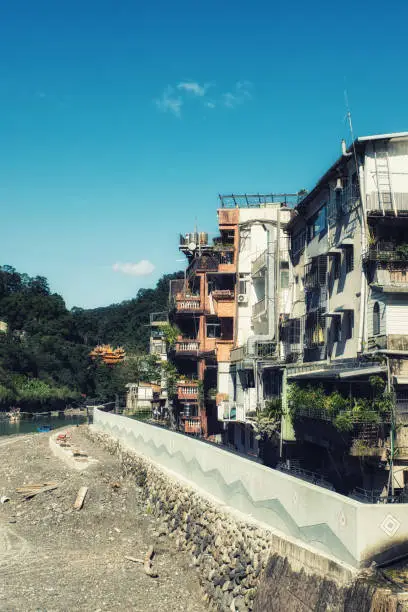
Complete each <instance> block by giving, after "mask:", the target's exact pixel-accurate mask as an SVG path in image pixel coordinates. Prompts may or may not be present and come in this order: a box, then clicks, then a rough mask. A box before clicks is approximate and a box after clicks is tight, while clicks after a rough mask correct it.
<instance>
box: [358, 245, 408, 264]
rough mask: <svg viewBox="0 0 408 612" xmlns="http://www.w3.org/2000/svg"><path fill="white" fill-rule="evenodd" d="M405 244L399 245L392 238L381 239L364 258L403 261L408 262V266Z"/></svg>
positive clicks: (380, 260) (368, 259)
mask: <svg viewBox="0 0 408 612" xmlns="http://www.w3.org/2000/svg"><path fill="white" fill-rule="evenodd" d="M403 246H404V247H405V244H404V245H402V244H401V245H398V244H397V243H396V242H394V241H392V240H379V241H378V242H377V244H376V245H375V246H373V247H371V248H370V249H368V250H367V251H366V252H365V253H364V255H363V258H364V259H365V260H366V261H378V262H384V263H388V262H401V263H404V262H405V263H406V265H407V266H408V257H407V252H406V251H405V249H404V248H402V247H403Z"/></svg>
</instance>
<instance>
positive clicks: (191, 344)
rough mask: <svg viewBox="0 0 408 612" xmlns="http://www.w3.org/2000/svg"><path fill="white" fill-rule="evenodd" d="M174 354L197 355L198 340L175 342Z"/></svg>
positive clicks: (198, 348)
mask: <svg viewBox="0 0 408 612" xmlns="http://www.w3.org/2000/svg"><path fill="white" fill-rule="evenodd" d="M175 350H176V353H198V351H199V350H200V342H199V341H198V340H188V339H183V340H179V341H178V342H176V345H175Z"/></svg>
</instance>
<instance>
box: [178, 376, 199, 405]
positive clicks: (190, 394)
mask: <svg viewBox="0 0 408 612" xmlns="http://www.w3.org/2000/svg"><path fill="white" fill-rule="evenodd" d="M177 397H178V399H179V400H185V401H193V402H196V401H198V382H197V381H194V380H189V381H183V382H179V383H177Z"/></svg>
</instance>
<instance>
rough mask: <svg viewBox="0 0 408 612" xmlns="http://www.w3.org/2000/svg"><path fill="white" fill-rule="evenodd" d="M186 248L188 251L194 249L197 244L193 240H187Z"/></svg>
mask: <svg viewBox="0 0 408 612" xmlns="http://www.w3.org/2000/svg"><path fill="white" fill-rule="evenodd" d="M188 248H189V249H190V251H195V250H196V248H197V245H196V243H195V242H189V243H188Z"/></svg>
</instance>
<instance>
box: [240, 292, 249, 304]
mask: <svg viewBox="0 0 408 612" xmlns="http://www.w3.org/2000/svg"><path fill="white" fill-rule="evenodd" d="M238 304H248V296H247V295H245V293H239V294H238Z"/></svg>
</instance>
